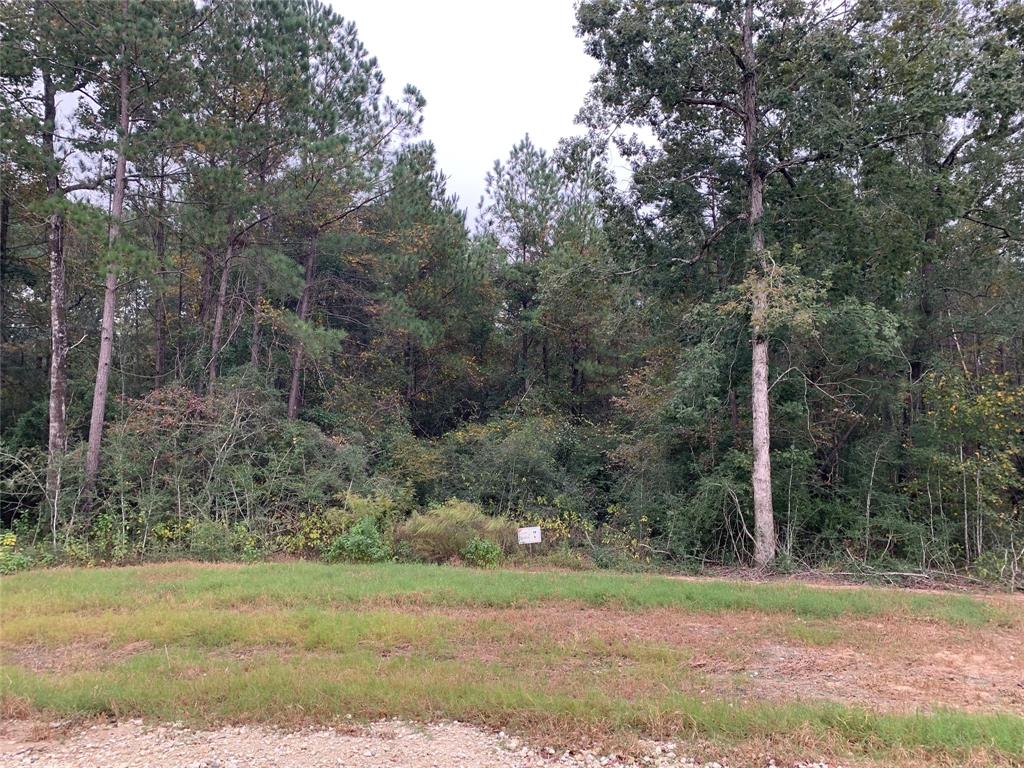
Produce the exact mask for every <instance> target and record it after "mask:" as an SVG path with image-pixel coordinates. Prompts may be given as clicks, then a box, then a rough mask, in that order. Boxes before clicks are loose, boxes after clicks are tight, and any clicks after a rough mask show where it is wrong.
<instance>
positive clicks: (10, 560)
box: [0, 532, 32, 573]
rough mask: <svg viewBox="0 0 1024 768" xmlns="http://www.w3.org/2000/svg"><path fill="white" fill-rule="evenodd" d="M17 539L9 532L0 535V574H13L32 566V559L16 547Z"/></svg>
mask: <svg viewBox="0 0 1024 768" xmlns="http://www.w3.org/2000/svg"><path fill="white" fill-rule="evenodd" d="M17 544H18V538H17V536H15V535H14V534H13V533H11V532H6V533H4V534H0V573H14V572H15V571H20V570H21V569H22V568H28V567H29V566H30V565H32V559H31V558H30V557H29V556H28V555H26V554H25V553H24V552H19V551H18V550H17V549H16V547H17Z"/></svg>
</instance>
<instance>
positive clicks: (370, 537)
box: [324, 515, 391, 563]
mask: <svg viewBox="0 0 1024 768" xmlns="http://www.w3.org/2000/svg"><path fill="white" fill-rule="evenodd" d="M324 557H325V559H326V560H327V561H328V562H332V563H333V562H338V561H339V560H349V561H351V562H354V563H379V562H382V561H384V560H389V559H390V558H391V550H390V548H389V547H388V545H387V544H386V543H385V541H384V537H383V536H381V533H380V529H379V528H377V521H376V520H374V518H373V517H372V516H370V515H367V516H366V517H362V518H360V519H359V521H358V522H356V524H355V525H353V526H352V527H351V528H350V529H349V530H348V531H347V532H346V533H343V534H342V535H341V536H338V537H337V538H335V539H334V541H332V542H331V545H330V546H329V547H328V548H327V551H326V552H325V553H324Z"/></svg>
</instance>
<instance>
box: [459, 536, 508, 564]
mask: <svg viewBox="0 0 1024 768" xmlns="http://www.w3.org/2000/svg"><path fill="white" fill-rule="evenodd" d="M460 555H461V556H462V559H463V560H465V561H466V563H467V564H468V565H472V566H475V567H477V568H494V567H495V566H496V565H497V564H498V563H500V562H501V559H502V557H503V556H504V553H503V552H502V551H501V547H499V546H498V545H497V544H495V543H494V542H493V541H488V540H487V539H472V540H470V542H469V544H467V545H466V546H465V547H463V548H462V552H461V553H460Z"/></svg>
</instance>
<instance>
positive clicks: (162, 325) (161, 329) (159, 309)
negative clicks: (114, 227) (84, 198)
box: [153, 164, 167, 387]
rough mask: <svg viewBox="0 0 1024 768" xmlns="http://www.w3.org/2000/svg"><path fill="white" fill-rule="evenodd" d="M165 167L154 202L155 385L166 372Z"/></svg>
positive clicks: (161, 170) (158, 383)
mask: <svg viewBox="0 0 1024 768" xmlns="http://www.w3.org/2000/svg"><path fill="white" fill-rule="evenodd" d="M165 171H166V168H165V167H164V166H163V164H161V168H160V188H159V190H158V193H157V195H158V196H157V202H156V216H157V220H156V231H155V233H154V235H153V239H154V241H155V242H154V245H155V246H156V259H157V264H159V265H160V272H161V275H160V276H159V277H158V278H157V280H156V308H155V309H156V311H155V317H154V322H153V324H154V335H155V337H156V339H155V342H156V349H155V350H154V357H155V360H154V364H155V367H156V386H157V387H162V386H163V384H164V376H165V375H166V374H167V297H166V292H165V286H164V273H166V272H167V228H166V224H165V221H164V208H165V199H166V192H165V188H164V173H165Z"/></svg>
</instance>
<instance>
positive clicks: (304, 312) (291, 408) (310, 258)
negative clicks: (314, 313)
mask: <svg viewBox="0 0 1024 768" xmlns="http://www.w3.org/2000/svg"><path fill="white" fill-rule="evenodd" d="M316 248H317V236H316V235H313V241H312V242H311V243H310V246H309V252H308V253H307V254H306V282H305V283H304V284H303V286H302V296H301V298H300V299H299V320H301V321H302V322H305V321H306V317H307V316H308V315H309V302H310V294H311V293H312V291H313V273H314V271H315V270H316ZM301 373H302V341H301V340H300V341H299V342H298V344H297V345H296V346H295V351H294V352H292V383H291V388H290V389H289V390H288V418H289V419H294V418H295V417H296V416H298V414H299V377H300V375H301Z"/></svg>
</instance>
